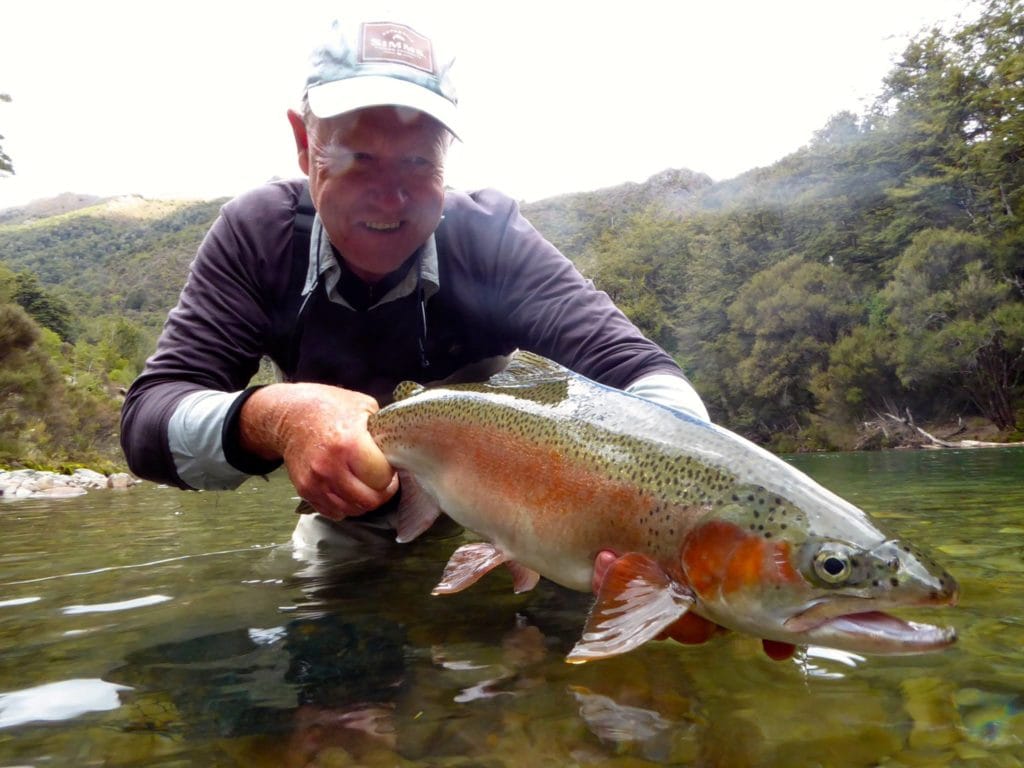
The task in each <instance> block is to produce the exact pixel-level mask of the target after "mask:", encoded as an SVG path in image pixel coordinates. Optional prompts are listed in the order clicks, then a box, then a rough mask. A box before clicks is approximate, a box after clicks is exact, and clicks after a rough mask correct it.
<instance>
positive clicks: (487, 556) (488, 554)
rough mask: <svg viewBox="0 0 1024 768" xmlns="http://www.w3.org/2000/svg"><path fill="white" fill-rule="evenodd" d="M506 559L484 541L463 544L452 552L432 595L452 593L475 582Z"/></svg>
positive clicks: (506, 558)
mask: <svg viewBox="0 0 1024 768" xmlns="http://www.w3.org/2000/svg"><path fill="white" fill-rule="evenodd" d="M506 560H508V557H507V556H506V555H504V554H503V553H501V552H499V551H498V550H497V549H495V547H494V545H493V544H488V543H487V542H485V541H481V542H476V543H474V544H463V545H462V546H461V547H459V548H458V549H456V550H455V552H453V553H452V556H451V557H450V558H449V559H448V564H447V565H446V566H445V567H444V574H443V575H442V576H441V581H439V582H438V584H437V586H436V587H434V589H433V591H431V593H430V594H432V595H452V594H455V593H456V592H461V591H462V590H464V589H466V587H471V586H473V585H474V584H476V583H477V582H478V581H480V579H481V578H482V577H483V576H484V574H487V573H490V572H491V571H493V570H494V569H495V568H497V567H498V566H499V565H501V564H502V563H504V562H505V561H506Z"/></svg>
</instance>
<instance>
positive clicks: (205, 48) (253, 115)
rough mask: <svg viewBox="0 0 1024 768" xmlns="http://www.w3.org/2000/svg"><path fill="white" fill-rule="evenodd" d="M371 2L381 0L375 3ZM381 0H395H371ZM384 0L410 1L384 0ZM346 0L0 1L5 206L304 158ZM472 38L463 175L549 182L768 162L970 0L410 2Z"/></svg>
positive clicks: (255, 170) (292, 169)
mask: <svg viewBox="0 0 1024 768" xmlns="http://www.w3.org/2000/svg"><path fill="white" fill-rule="evenodd" d="M371 5H373V4H371ZM377 5H382V4H377ZM389 5H394V4H393V3H392V4H389ZM351 6H352V3H351V2H349V1H348V0H335V1H334V2H332V3H327V2H309V1H307V0H292V1H291V2H271V3H264V2H258V1H254V0H244V1H241V2H235V1H230V2H229V1H223V2H222V1H221V0H204V1H203V2H196V1H195V0H177V1H176V2H173V3H168V2H162V3H159V4H157V3H152V2H147V1H146V0H130V1H128V2H115V1H114V0H91V1H90V0H67V1H65V2H56V1H53V0H16V1H15V2H8V3H4V4H3V7H2V11H0V19H2V28H0V29H2V31H0V93H7V94H9V95H10V96H11V97H12V99H13V101H12V102H11V103H9V104H7V103H2V102H0V134H2V135H3V136H4V138H3V140H0V146H3V148H4V150H5V151H6V152H7V154H8V155H10V157H11V158H12V160H13V161H14V166H15V172H16V175H15V176H13V177H8V178H0V208H4V207H8V206H12V205H19V204H22V203H25V202H28V201H29V200H32V199H36V198H40V197H46V196H50V195H54V194H58V193H60V192H78V193H86V194H98V195H118V194H141V195H144V196H146V197H150V198H166V197H188V198H198V197H216V196H222V195H233V194H237V193H239V192H242V191H244V190H245V189H247V188H249V187H252V186H255V185H258V184H260V183H262V182H263V181H265V180H267V179H268V178H270V177H272V176H285V177H289V176H295V175H297V174H298V168H297V166H296V164H295V152H294V147H293V144H292V139H291V131H290V128H289V127H288V123H287V119H286V118H285V111H286V110H287V109H288V108H289V107H293V106H295V105H296V104H297V103H298V100H299V97H300V95H301V89H302V84H303V81H304V78H305V62H306V59H307V55H308V51H309V49H310V47H311V43H312V42H313V41H315V40H316V39H318V37H320V36H321V35H322V33H323V30H324V29H325V25H324V24H323V23H322V21H323V20H325V19H328V18H330V17H331V15H333V14H335V13H339V12H343V11H344V9H346V8H350V7H351ZM414 6H415V7H416V9H417V11H418V12H419V13H420V15H422V13H423V9H429V12H430V13H431V14H432V16H431V27H432V28H433V31H434V33H435V36H436V32H437V31H438V30H439V29H441V30H444V33H445V35H446V36H447V37H448V38H449V39H450V42H453V43H455V45H456V50H457V51H458V64H457V72H458V74H457V80H456V85H457V88H458V91H459V97H460V110H461V111H462V113H463V119H464V121H465V125H466V130H465V136H464V139H465V141H464V143H463V144H462V145H456V146H455V147H454V148H453V151H452V154H451V156H450V158H449V167H448V181H449V183H451V184H453V185H454V186H456V187H460V188H474V187H480V186H493V187H497V188H499V189H501V190H503V191H505V192H507V193H508V194H510V195H512V196H513V197H516V198H519V199H525V200H535V199H539V198H542V197H547V196H550V195H555V194H560V193H563V192H573V191H581V190H590V189H597V188H600V187H606V186H610V185H613V184H619V183H621V182H624V181H643V180H644V179H646V178H648V177H649V176H651V175H652V174H654V173H657V172H658V171H661V170H664V169H666V168H690V169H692V170H695V171H701V172H704V173H707V174H709V175H710V176H711V177H712V178H714V179H716V180H721V179H726V178H731V177H733V176H736V175H737V174H739V173H742V172H743V171H746V170H750V169H751V168H754V167H758V166H765V165H770V164H771V163H773V162H774V161H776V160H778V159H779V158H781V157H783V156H785V155H787V154H789V153H790V152H793V151H795V150H796V149H798V148H799V147H801V146H803V145H804V144H806V143H807V142H808V141H809V140H810V138H811V135H812V133H813V132H814V131H815V130H817V129H819V128H821V127H822V126H824V124H825V122H826V121H827V120H828V118H829V116H830V115H832V114H835V113H836V112H838V111H840V110H843V109H849V110H852V111H854V112H856V113H858V114H859V113H861V112H862V111H863V109H864V108H865V106H866V105H867V104H868V103H869V102H870V101H871V100H872V99H873V98H874V96H876V95H877V93H878V91H879V89H880V88H881V82H882V78H883V77H884V75H885V74H886V73H887V72H888V71H889V70H890V69H891V67H892V65H893V63H894V62H895V61H896V60H897V58H898V56H899V54H900V53H901V52H902V50H903V48H904V47H905V45H906V43H907V41H908V40H909V39H910V38H911V37H913V36H915V35H916V34H918V33H919V32H920V31H921V30H922V29H923V28H925V27H930V26H932V25H934V24H936V23H939V22H948V21H951V20H953V19H954V18H955V17H956V16H957V14H959V13H961V12H962V11H964V10H965V9H966V8H967V6H968V3H967V1H966V0H860V2H856V3H851V2H847V1H845V0H842V1H841V0H774V1H773V2H767V1H765V0H732V1H731V2H730V0H702V1H701V2H694V1H693V0H665V1H664V2H654V1H653V0H620V1H619V2H614V0H613V1H612V2H609V3H598V2H595V1H594V0H585V1H582V2H579V1H577V0H513V2H506V3H491V2H450V1H448V0H435V2H434V3H433V4H427V3H426V2H423V1H422V0H421V1H420V2H418V3H414Z"/></svg>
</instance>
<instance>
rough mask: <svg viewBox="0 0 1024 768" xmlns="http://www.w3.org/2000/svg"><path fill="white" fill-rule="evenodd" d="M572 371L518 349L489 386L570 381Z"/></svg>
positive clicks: (502, 387)
mask: <svg viewBox="0 0 1024 768" xmlns="http://www.w3.org/2000/svg"><path fill="white" fill-rule="evenodd" d="M572 375H573V374H572V371H570V370H569V369H568V368H565V367H563V366H561V365H559V364H558V363H556V362H555V361H554V360H548V359H547V358H546V357H541V356H540V355H538V354H537V353H536V352H528V351H526V350H524V349H518V350H516V351H515V352H514V353H512V359H511V360H509V363H508V365H507V366H506V367H505V369H504V370H502V371H498V373H496V374H494V375H493V376H491V378H490V379H488V380H487V383H488V385H490V386H492V387H496V388H499V389H505V388H509V387H511V388H521V387H532V386H536V385H537V384H554V383H559V382H564V381H568V380H569V379H570V378H571V377H572Z"/></svg>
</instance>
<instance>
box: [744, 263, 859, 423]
mask: <svg viewBox="0 0 1024 768" xmlns="http://www.w3.org/2000/svg"><path fill="white" fill-rule="evenodd" d="M728 314H729V319H730V321H731V323H732V328H733V333H734V334H735V335H736V336H737V338H738V340H739V345H738V348H739V350H740V351H741V356H740V358H739V360H738V361H737V366H736V368H735V370H734V371H733V375H735V376H736V377H737V379H738V380H739V382H740V383H741V384H742V385H743V387H744V389H745V390H746V392H747V393H749V394H750V395H751V396H752V397H753V398H756V404H757V408H756V409H757V411H758V413H759V414H760V421H761V422H762V424H763V425H764V426H765V427H767V428H768V429H769V430H770V431H776V430H779V429H787V428H790V427H792V426H794V425H796V424H799V423H800V421H801V419H802V417H803V416H805V415H806V414H807V413H809V412H810V411H812V410H813V409H814V407H815V405H816V403H815V398H814V394H813V391H812V387H811V383H812V379H813V378H814V376H815V375H816V374H818V373H820V372H821V371H822V370H823V369H825V368H826V366H827V365H828V359H829V350H830V349H831V348H832V345H833V344H835V343H836V341H837V340H838V339H839V338H841V337H842V336H844V335H846V334H847V333H849V332H850V330H851V328H852V327H853V326H854V325H855V324H856V322H857V321H858V319H859V315H860V310H859V307H858V306H857V303H856V297H855V295H854V293H853V291H852V289H851V287H850V284H849V280H848V279H847V278H846V276H845V275H843V273H842V272H841V271H840V270H838V269H836V268H835V267H829V266H826V265H823V264H818V263H816V262H809V261H805V260H804V259H803V257H802V256H799V255H796V256H790V257H789V258H787V259H785V260H783V261H781V262H779V263H778V264H776V265H775V266H773V267H770V268H768V269H766V270H764V271H762V272H760V273H758V274H757V275H755V276H754V278H753V279H752V280H751V281H750V283H748V284H747V285H746V286H745V287H744V288H743V289H742V290H741V291H740V292H739V295H738V296H737V297H736V300H735V301H734V302H733V303H732V304H731V305H730V307H729V309H728Z"/></svg>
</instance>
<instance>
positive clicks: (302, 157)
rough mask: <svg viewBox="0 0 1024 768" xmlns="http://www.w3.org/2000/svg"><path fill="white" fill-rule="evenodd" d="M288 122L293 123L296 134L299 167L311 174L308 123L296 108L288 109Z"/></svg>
mask: <svg viewBox="0 0 1024 768" xmlns="http://www.w3.org/2000/svg"><path fill="white" fill-rule="evenodd" d="M288 122H289V123H291V124H292V133H293V134H294V135H295V149H296V150H297V151H298V153H299V168H301V169H302V172H303V173H304V174H306V175H307V176H308V175H309V134H308V133H307V132H306V123H305V121H304V120H303V119H302V115H300V114H299V113H298V112H296V111H295V110H294V109H289V110H288Z"/></svg>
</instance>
